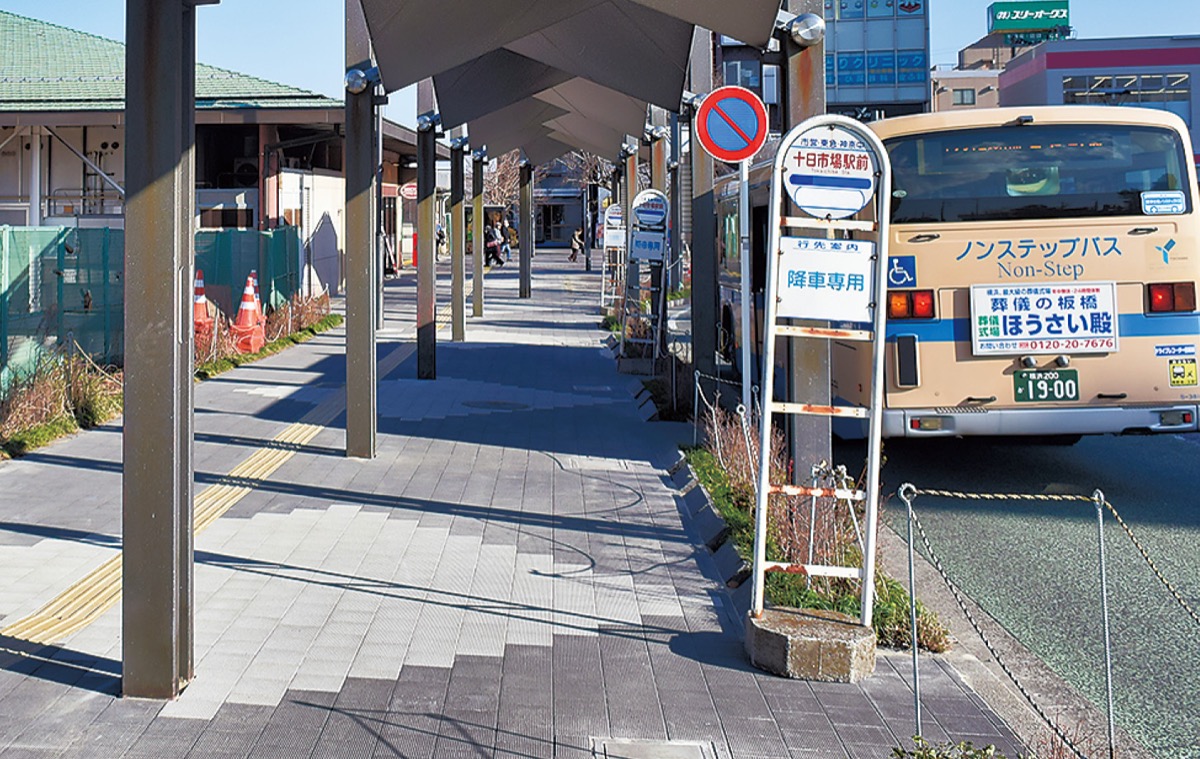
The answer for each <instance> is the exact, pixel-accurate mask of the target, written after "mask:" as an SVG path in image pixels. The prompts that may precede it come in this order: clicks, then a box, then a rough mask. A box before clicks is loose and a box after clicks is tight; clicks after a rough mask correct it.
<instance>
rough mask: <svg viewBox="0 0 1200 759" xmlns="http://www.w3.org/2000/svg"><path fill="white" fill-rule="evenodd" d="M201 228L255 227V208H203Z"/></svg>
mask: <svg viewBox="0 0 1200 759" xmlns="http://www.w3.org/2000/svg"><path fill="white" fill-rule="evenodd" d="M200 227H201V229H254V209H253V208H203V209H201V210H200Z"/></svg>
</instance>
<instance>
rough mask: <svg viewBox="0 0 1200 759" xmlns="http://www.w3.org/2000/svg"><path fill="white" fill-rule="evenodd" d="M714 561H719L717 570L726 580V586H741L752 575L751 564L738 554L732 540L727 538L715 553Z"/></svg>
mask: <svg viewBox="0 0 1200 759" xmlns="http://www.w3.org/2000/svg"><path fill="white" fill-rule="evenodd" d="M713 561H715V562H716V563H717V572H718V573H719V574H720V576H721V579H722V580H724V581H725V587H728V588H736V587H739V586H740V585H741V584H742V583H743V582H745V581H746V580H747V579H749V577H750V565H749V564H747V563H746V562H745V561H743V560H742V557H741V556H739V555H738V552H737V549H736V548H734V546H733V541H732V540H726V541H725V542H724V543H722V544H721V547H720V548H718V549H717V551H716V553H714V554H713Z"/></svg>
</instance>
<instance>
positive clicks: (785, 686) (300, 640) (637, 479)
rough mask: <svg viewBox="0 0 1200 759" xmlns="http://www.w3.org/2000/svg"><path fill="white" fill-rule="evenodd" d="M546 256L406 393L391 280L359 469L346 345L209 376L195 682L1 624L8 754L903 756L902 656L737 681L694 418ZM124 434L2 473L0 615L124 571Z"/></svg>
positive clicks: (1005, 739)
mask: <svg viewBox="0 0 1200 759" xmlns="http://www.w3.org/2000/svg"><path fill="white" fill-rule="evenodd" d="M562 258H563V257H562V256H561V255H559V254H557V253H554V252H548V253H545V254H542V255H539V256H538V257H537V258H536V260H535V267H534V273H535V278H534V297H533V298H532V299H529V300H519V299H518V298H517V297H516V293H517V272H516V267H515V266H510V267H507V268H505V269H500V270H496V271H493V272H492V273H491V274H489V275H488V279H487V284H488V296H487V297H488V300H487V316H486V318H483V319H471V320H469V322H468V336H469V342H467V343H459V344H454V343H451V342H449V334H448V330H443V331H442V332H441V333H440V334H439V340H441V342H440V343H439V346H438V357H437V371H438V379H437V380H436V381H418V380H416V379H413V378H414V377H415V375H416V370H415V355H414V350H413V345H412V340H411V337H412V334H413V325H412V321H411V316H410V315H411V314H412V312H413V307H412V304H413V301H414V298H415V292H414V284H413V278H412V276H411V274H410V275H407V276H405V277H402V278H401V279H400V280H397V281H394V282H392V283H391V284H389V287H388V294H387V306H388V308H387V313H388V317H389V318H388V325H387V326H388V328H387V329H386V330H385V331H384V332H383V333H382V334H381V337H380V350H379V352H380V358H381V370H380V384H379V415H380V419H379V433H380V434H379V445H378V456H377V457H376V458H375V459H374V460H371V461H361V460H351V459H347V458H345V457H344V456H343V454H342V450H343V446H344V433H343V425H344V413H343V412H344V371H345V364H344V360H343V350H344V341H343V336H342V334H341V333H340V332H335V333H330V334H328V335H325V336H322V337H320V338H317V339H315V340H312V341H311V342H309V343H306V344H305V345H303V346H301V347H297V348H294V349H291V350H289V351H287V352H285V353H283V354H281V355H278V356H275V357H272V358H270V359H267V360H265V361H262V362H260V363H258V364H255V365H254V366H252V367H244V368H242V369H238V370H236V371H234V372H231V373H229V374H227V375H224V376H222V377H220V378H218V379H216V380H213V381H210V382H206V383H203V384H202V385H199V386H198V387H197V388H196V408H197V410H196V428H197V435H196V470H197V473H196V482H197V486H196V489H197V494H198V501H199V500H200V498H201V497H205V498H207V497H208V496H206V495H205V491H206V489H212V488H227V489H228V488H235V489H236V488H239V487H240V488H242V489H241V490H238V491H237V492H236V493H234V494H233V495H230V496H228V498H225V499H224V500H222V501H221V504H222V507H221V509H225V508H227V510H215V511H212V512H211V513H212V514H213V517H212V519H211V520H208V524H207V525H206V526H205V528H204V529H203V530H202V531H201V532H199V534H198V535H197V538H196V574H195V577H196V629H197V640H196V661H197V663H196V679H195V680H194V682H192V683H191V684H190V685H189V687H188V688H187V689H186V690H185V691H184V693H183V694H182V696H181V697H180V698H179V699H178V700H176V701H173V702H169V703H162V702H154V701H141V700H135V699H121V698H119V697H117V696H118V693H119V686H120V680H119V678H120V670H121V663H120V632H121V631H120V609H119V605H118V606H114V607H112V608H111V609H109V610H108V611H106V612H104V613H103V614H100V615H99V616H98V618H97V619H96V620H95V621H94V622H92V623H91V624H89V625H87V626H86V627H84V628H83V629H81V630H79V631H78V632H74V633H73V634H71V635H69V636H68V637H66V638H65V639H64V640H61V641H59V642H57V643H55V644H37V643H31V642H29V640H28V639H23V638H20V637H13V636H4V637H3V638H0V644H2V645H0V714H3V715H4V719H0V754H2V755H3V756H4V757H24V756H29V757H50V756H65V757H84V756H97V757H116V756H127V757H175V756H196V757H215V758H217V759H219V758H221V757H300V756H317V757H326V756H338V757H369V756H404V757H459V756H472V757H486V756H517V757H526V756H528V757H552V756H553V757H581V758H582V757H589V756H592V755H593V751H594V750H595V751H596V752H597V755H601V756H603V755H605V754H604V753H603V752H605V751H607V756H648V757H649V756H652V757H664V758H667V757H710V759H715V757H737V758H738V759H742V758H745V759H749V758H751V757H773V758H781V757H796V758H797V759H798V758H799V757H869V758H870V759H879V758H881V757H887V756H890V748H891V747H892V746H895V745H900V744H904V745H910V744H909V741H908V738H907V736H908V735H910V734H911V733H912V732H913V730H912V723H911V720H912V716H911V715H912V711H911V710H912V693H911V690H910V689H909V686H908V685H907V683H906V679H905V678H906V673H907V672H908V666H909V665H908V659H907V658H906V657H905V656H903V655H900V654H887V653H885V654H883V655H882V656H881V658H880V660H879V665H878V669H877V673H876V674H875V676H874V677H872V678H870V679H869V680H867V681H866V682H865V683H863V684H862V685H861V686H852V685H830V684H819V683H807V682H795V681H787V680H783V679H779V678H776V677H772V676H769V675H766V674H763V673H760V672H757V671H755V670H753V669H751V668H749V667H748V666H747V664H746V662H745V659H744V656H743V654H742V649H741V642H740V613H739V612H738V611H737V610H736V609H735V608H734V607H733V604H732V603H731V601H730V599H729V597H728V596H727V595H726V593H725V591H724V588H723V587H722V586H721V585H720V584H719V583H718V582H717V581H716V580H715V579H714V578H715V577H716V571H715V567H714V566H713V564H712V560H711V557H710V556H709V555H708V552H707V550H706V549H704V548H703V546H701V545H699V541H698V540H697V538H696V537H695V536H694V534H692V533H691V532H690V531H689V526H688V524H687V523H686V521H685V520H684V519H683V517H682V516H681V515H682V514H685V513H686V509H683V508H682V507H681V501H682V499H681V498H680V497H679V495H678V493H677V492H676V491H675V490H674V488H673V486H672V484H671V479H670V477H669V476H668V474H667V471H666V470H667V469H668V468H669V467H670V466H671V465H672V464H673V463H675V462H676V461H677V459H678V451H677V448H676V437H678V436H682V434H683V431H682V430H681V428H680V427H679V426H677V425H669V424H659V423H647V422H644V421H642V418H641V416H640V415H639V414H638V411H637V407H636V404H635V402H634V399H633V397H632V395H631V393H630V391H629V387H630V383H631V379H630V378H629V377H628V376H623V375H619V374H617V372H616V369H615V366H614V362H613V361H612V359H611V358H609V357H608V355H607V353H606V352H605V351H604V350H603V349H602V348H601V344H600V338H601V337H602V334H601V333H600V332H598V331H597V330H596V329H595V324H596V322H597V321H598V317H597V309H596V305H597V301H598V297H597V292H596V288H597V287H598V285H599V275H598V274H596V273H591V274H585V273H583V271H582V269H581V268H577V267H570V268H568V267H567V266H566V265H564V263H563V260H562ZM302 420H306V421H309V422H314V421H315V422H316V423H317V424H318V425H319V428H313V429H314V430H315V434H312V435H305V439H306V442H304V443H303V444H302V445H299V446H293V445H286V446H285V445H281V444H279V443H272V442H271V441H273V440H276V439H277V438H279V437H280V436H282V435H285V434H290V433H289V432H288V431H289V430H292V429H295V423H296V422H298V421H302ZM120 434H121V430H120V427H119V426H118V425H112V426H109V427H106V428H103V429H99V430H96V431H93V432H89V433H86V434H82V435H78V436H76V437H74V438H71V439H68V440H64V441H61V442H59V443H57V444H55V445H53V446H51V447H49V448H47V449H45V450H43V451H41V452H38V453H36V454H34V455H31V456H29V457H27V458H25V459H22V460H20V461H14V462H8V463H0V627H8V626H10V625H12V624H13V623H14V622H16V621H18V620H20V619H22V618H23V617H25V616H26V615H28V614H30V613H33V612H35V611H37V610H38V609H39V608H41V607H42V606H43V605H44V604H45V603H47V602H48V601H49V600H50V599H52V598H54V597H56V596H58V595H59V594H61V593H63V592H64V591H65V590H67V589H68V588H69V587H70V586H71V585H72V584H73V583H75V582H76V581H77V580H79V579H80V578H81V577H82V576H84V575H85V574H86V573H88V572H89V571H91V570H92V569H94V568H96V567H97V566H100V565H102V564H103V563H104V562H105V561H109V560H112V559H113V557H114V556H116V555H117V553H118V551H119V545H120V468H121V463H120V454H121V448H120V439H119V435H120ZM263 449H266V450H267V451H268V452H270V451H278V450H282V451H284V453H283V454H280V455H279V456H277V457H276V458H275V459H272V461H273V464H272V466H274V469H272V470H270V471H271V474H270V475H269V476H268V477H266V478H265V479H258V478H256V476H252V475H245V474H239V472H242V471H243V470H241V469H238V467H239V465H241V464H243V462H245V461H246V460H248V459H250V458H252V457H255V456H259V457H261V456H262V453H261V452H262V451H263ZM293 449H294V451H293ZM231 472H233V473H234V476H233V477H230V476H229V474H230V473H231ZM212 492H216V491H212ZM221 492H222V493H225V492H233V491H232V490H228V491H221ZM238 493H240V494H241V496H240V498H235V497H234V496H236V495H237V494H238ZM223 498H224V497H223ZM229 499H232V500H233V501H234V502H233V503H232V505H229V504H227V503H226V500H229ZM214 508H215V507H214ZM218 516H219V518H218ZM926 662H927V664H926V666H925V669H924V670H923V675H922V689H923V695H924V696H925V702H924V705H925V715H926V720H927V724H926V726H925V733H926V735H927V736H928V737H929V738H930V739H932V740H946V739H947V738H950V737H952V738H953V739H954V740H971V741H974V742H975V743H976V744H977V745H979V744H986V743H995V744H997V745H998V746H999V747H1000V748H1001V749H1002V750H1003V751H1005V753H1007V754H1008V756H1010V757H1014V756H1015V751H1014V750H1013V741H1014V740H1015V739H1014V738H1013V737H1012V734H1011V733H1010V731H1009V730H1008V729H1007V728H1006V727H1005V726H1004V725H1003V723H1002V722H1001V721H1000V720H999V719H998V718H997V717H996V716H995V714H994V713H992V712H991V710H990V709H988V707H987V706H986V705H984V704H983V702H982V701H981V700H980V699H979V698H978V697H976V696H975V695H974V694H973V693H972V692H971V691H970V690H969V689H968V688H967V687H966V686H965V685H964V684H963V682H962V681H961V680H960V679H959V678H958V677H957V675H955V674H954V672H953V671H952V670H951V669H950V667H949V666H948V665H947V664H946V663H945V662H944V661H943V660H941V659H938V658H936V657H931V658H928V659H926ZM606 741H607V742H606ZM628 741H653V742H664V741H675V742H678V743H677V745H674V746H671V747H663V746H649V745H648V744H639V743H627V742H628Z"/></svg>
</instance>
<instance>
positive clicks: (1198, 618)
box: [1104, 501, 1200, 625]
mask: <svg viewBox="0 0 1200 759" xmlns="http://www.w3.org/2000/svg"><path fill="white" fill-rule="evenodd" d="M1104 505H1105V506H1106V507H1107V508H1108V510H1109V512H1110V513H1111V514H1112V515H1113V519H1115V520H1117V524H1119V525H1121V529H1122V530H1124V531H1125V535H1126V536H1127V537H1128V538H1129V541H1130V542H1131V543H1133V547H1134V548H1136V549H1137V551H1138V553H1140V554H1141V555H1142V558H1143V559H1145V561H1146V564H1147V565H1148V566H1149V567H1150V571H1151V572H1153V573H1154V576H1155V577H1157V578H1158V581H1159V582H1161V583H1162V584H1163V586H1164V587H1166V589H1167V592H1168V593H1170V594H1171V597H1172V598H1174V599H1175V601H1176V602H1177V603H1178V604H1179V605H1180V606H1181V607H1183V610H1184V611H1185V612H1187V614H1188V616H1189V617H1191V618H1192V621H1193V622H1195V623H1196V624H1197V625H1200V615H1197V614H1196V610H1195V609H1193V608H1192V607H1191V606H1190V605H1189V604H1188V602H1187V601H1186V600H1185V599H1184V597H1183V595H1182V594H1181V593H1180V592H1179V591H1178V590H1177V589H1176V588H1175V585H1174V584H1173V583H1172V582H1171V581H1170V580H1168V579H1167V577H1166V575H1164V574H1163V573H1162V570H1161V569H1159V568H1158V565H1157V564H1155V563H1154V559H1152V558H1150V552H1149V551H1147V550H1146V549H1145V547H1144V546H1143V545H1142V542H1141V541H1140V540H1138V539H1137V536H1136V535H1134V534H1133V530H1131V529H1130V528H1129V525H1127V524H1126V523H1125V520H1124V519H1122V518H1121V515H1120V514H1118V513H1117V509H1116V507H1115V506H1113V505H1112V504H1111V503H1109V502H1108V501H1105V502H1104Z"/></svg>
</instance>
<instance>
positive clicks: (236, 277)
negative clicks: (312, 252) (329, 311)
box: [0, 226, 300, 396]
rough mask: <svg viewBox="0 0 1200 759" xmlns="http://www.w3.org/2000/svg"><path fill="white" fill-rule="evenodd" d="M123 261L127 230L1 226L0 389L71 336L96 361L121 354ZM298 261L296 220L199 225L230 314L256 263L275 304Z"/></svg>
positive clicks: (207, 271)
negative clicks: (260, 227)
mask: <svg viewBox="0 0 1200 759" xmlns="http://www.w3.org/2000/svg"><path fill="white" fill-rule="evenodd" d="M124 265H125V233H124V231H123V230H121V229H110V228H99V229H85V228H76V227H10V226H0V396H3V394H4V392H5V391H6V390H7V388H8V386H9V385H10V383H11V382H12V380H13V379H14V378H15V377H19V376H21V375H22V374H24V373H27V372H29V371H31V370H32V369H33V368H35V367H36V365H37V362H38V360H39V358H40V357H41V356H42V355H44V354H45V353H46V352H47V351H48V350H53V349H55V348H56V347H64V348H65V347H69V346H70V345H71V344H72V343H71V341H72V340H73V341H74V343H75V344H77V345H78V346H79V347H80V348H81V349H82V350H83V351H85V352H86V353H88V355H90V356H92V357H93V359H94V360H96V361H98V362H101V363H109V364H120V363H121V362H122V359H123V357H124V324H125V287H124V269H125V266H124ZM299 266H300V234H299V230H297V229H296V228H295V227H280V228H279V229H274V230H270V231H266V232H258V231H254V230H233V229H222V230H205V231H202V232H198V233H196V268H197V269H201V270H203V272H204V281H205V286H206V294H207V295H208V297H209V299H210V300H212V301H213V302H214V303H216V304H217V306H218V307H219V308H220V309H221V310H222V311H224V312H225V314H226V315H229V316H232V315H234V314H235V313H236V309H237V307H238V305H239V304H240V302H241V295H242V290H243V288H244V287H245V284H246V277H247V275H249V274H250V272H251V271H252V270H257V272H258V285H259V291H260V293H261V295H262V299H263V306H264V307H265V308H268V309H270V308H273V307H277V306H280V305H282V304H283V303H286V302H287V300H288V299H289V298H291V297H292V295H293V294H294V293H295V292H297V290H298V289H299V286H300V271H299Z"/></svg>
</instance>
